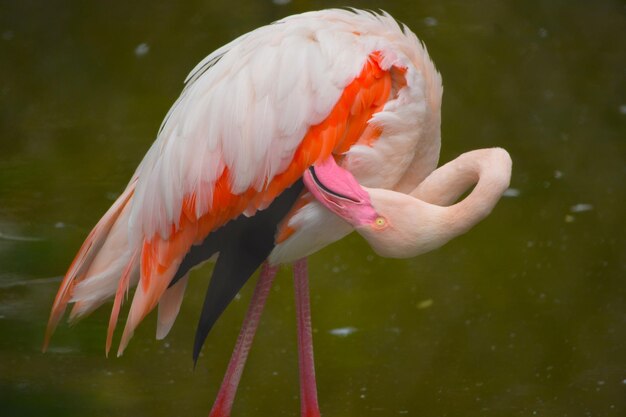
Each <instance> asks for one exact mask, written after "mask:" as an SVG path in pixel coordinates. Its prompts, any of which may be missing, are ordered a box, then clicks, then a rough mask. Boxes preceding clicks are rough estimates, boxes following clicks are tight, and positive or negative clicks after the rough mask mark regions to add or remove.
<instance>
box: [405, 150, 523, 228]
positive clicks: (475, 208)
mask: <svg viewBox="0 0 626 417" xmlns="http://www.w3.org/2000/svg"><path fill="white" fill-rule="evenodd" d="M510 179H511V157H510V156H509V154H508V153H507V152H506V151H505V150H504V149H501V148H490V149H479V150H475V151H471V152H467V153H464V154H462V155H461V156H459V157H458V158H456V159H455V160H453V161H451V162H448V163H447V164H445V165H443V166H441V167H440V168H438V169H436V170H435V171H433V173H432V174H431V175H429V176H428V177H427V178H426V179H425V180H424V181H423V182H422V183H421V184H420V185H419V186H418V187H417V188H416V189H415V190H413V191H412V192H411V196H413V197H415V198H417V199H420V200H422V201H425V202H427V203H430V204H434V205H437V206H445V207H446V209H444V210H443V211H442V215H443V216H444V217H445V220H446V224H448V225H449V226H451V230H449V233H450V234H452V235H458V234H461V233H465V232H466V231H468V230H469V229H470V228H471V227H472V226H474V225H475V224H476V223H478V222H479V221H481V220H482V219H484V218H485V217H487V216H488V215H489V213H491V210H492V209H493V207H494V206H495V205H496V203H497V202H498V200H499V199H500V197H501V196H502V193H503V192H504V191H505V190H506V189H507V188H508V186H509V181H510ZM474 184H476V186H475V187H474V189H473V190H472V192H471V193H470V194H469V195H468V196H467V197H466V198H464V199H463V200H461V201H459V202H457V203H456V204H453V203H454V202H455V201H457V199H458V198H459V197H460V196H461V195H462V194H463V193H464V192H466V191H467V190H468V189H469V188H470V187H471V186H472V185H474ZM451 204H452V205H451Z"/></svg>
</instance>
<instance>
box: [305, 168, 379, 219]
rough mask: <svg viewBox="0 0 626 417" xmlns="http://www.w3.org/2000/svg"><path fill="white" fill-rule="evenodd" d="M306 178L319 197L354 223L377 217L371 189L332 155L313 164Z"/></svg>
mask: <svg viewBox="0 0 626 417" xmlns="http://www.w3.org/2000/svg"><path fill="white" fill-rule="evenodd" d="M303 179H304V184H305V185H306V187H307V189H308V190H309V192H311V194H313V196H315V198H316V199H317V201H319V202H320V203H322V204H323V205H324V206H325V207H326V208H327V209H329V210H330V211H332V212H333V213H335V214H336V215H338V216H339V217H341V218H342V219H344V220H345V221H347V222H348V223H350V224H351V225H352V226H353V227H358V226H365V225H368V224H372V223H373V222H374V221H375V220H376V218H377V217H378V213H377V212H376V210H375V209H374V207H373V206H372V202H371V200H370V196H369V194H368V192H367V191H365V189H364V188H363V187H361V185H360V184H359V183H358V182H357V180H356V179H355V178H354V176H353V175H352V174H351V173H350V172H348V171H346V170H345V169H343V168H341V167H340V166H338V165H337V163H336V162H335V159H334V158H333V157H332V156H329V157H328V158H326V159H325V160H323V161H321V162H318V163H316V164H315V165H313V166H310V167H309V169H308V170H307V171H306V172H305V173H304V176H303Z"/></svg>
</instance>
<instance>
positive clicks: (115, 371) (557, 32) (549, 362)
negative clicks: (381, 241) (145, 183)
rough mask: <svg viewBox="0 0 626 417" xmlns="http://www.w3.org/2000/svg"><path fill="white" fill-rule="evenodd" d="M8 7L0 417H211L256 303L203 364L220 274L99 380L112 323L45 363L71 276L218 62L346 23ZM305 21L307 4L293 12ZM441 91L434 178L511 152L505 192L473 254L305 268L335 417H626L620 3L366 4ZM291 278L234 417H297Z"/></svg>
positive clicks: (348, 246)
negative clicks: (271, 38)
mask: <svg viewBox="0 0 626 417" xmlns="http://www.w3.org/2000/svg"><path fill="white" fill-rule="evenodd" d="M209 3H210V2H194V3H193V4H189V3H185V4H169V5H155V4H153V2H147V1H139V2H132V3H130V2H121V1H120V2H107V3H97V2H93V4H85V3H84V2H74V3H73V4H68V3H62V4H61V3H55V2H37V3H34V2H28V1H22V2H2V3H1V4H0V62H2V65H1V66H0V75H1V78H0V79H2V83H1V85H0V334H1V335H2V336H1V338H0V414H1V415H3V416H4V415H6V416H35V415H36V416H41V415H45V416H65V417H71V416H83V415H90V416H111V415H116V416H148V415H149V416H200V415H206V414H207V412H208V410H209V408H210V406H211V403H212V400H213V399H214V396H215V393H216V391H217V388H218V386H219V383H220V380H221V377H222V375H223V372H224V370H225V367H226V363H227V361H228V357H229V355H230V351H231V349H232V347H233V345H234V341H235V337H236V334H237V331H238V326H239V324H240V322H241V319H242V317H243V314H244V311H245V308H246V305H247V301H248V299H249V297H250V295H251V290H252V288H251V286H247V287H246V288H245V289H244V291H243V292H242V294H241V297H239V299H238V300H237V301H235V302H234V303H233V305H232V306H231V307H229V309H228V310H227V312H226V314H225V315H224V317H223V318H222V319H221V320H220V321H219V322H218V324H217V326H216V327H215V329H214V331H213V332H212V333H211V335H210V337H209V339H208V342H207V345H206V346H205V349H204V353H203V356H202V357H201V358H200V361H199V363H198V366H197V367H196V369H195V371H194V370H193V365H192V361H191V344H192V338H193V332H194V328H195V323H196V320H197V316H198V311H199V308H200V305H201V302H202V299H201V296H200V294H201V293H203V291H204V288H205V287H206V284H207V279H208V275H209V273H210V267H205V268H203V269H201V270H199V271H197V272H196V273H194V275H193V280H192V283H191V286H192V291H189V292H188V296H187V299H186V301H185V304H184V306H183V308H182V313H181V316H180V317H179V320H178V322H177V324H176V325H175V327H174V329H173V331H172V333H171V334H170V336H168V338H167V339H166V340H165V341H161V342H157V341H155V340H154V327H155V318H154V317H153V316H150V317H149V318H148V319H147V320H146V322H145V323H144V324H142V326H140V328H139V330H138V331H137V333H136V335H135V337H134V338H133V340H132V342H131V344H130V347H129V349H128V350H127V352H126V354H125V355H124V356H123V357H122V358H119V359H115V358H109V359H106V358H105V357H104V339H105V332H106V330H105V329H106V324H107V320H108V313H109V312H108V308H104V309H102V311H98V312H96V313H95V314H93V315H92V316H91V317H89V318H88V319H87V320H85V321H83V322H81V323H80V324H79V325H78V326H76V327H73V328H70V327H68V326H66V325H63V326H61V327H60V328H59V330H58V332H57V334H56V335H55V337H54V339H53V341H52V348H51V349H50V352H49V353H47V354H45V355H44V354H41V353H40V350H39V349H40V345H41V342H42V338H43V331H44V326H45V322H46V320H47V315H48V312H49V308H50V305H51V302H52V298H53V296H54V294H55V292H56V288H57V286H58V282H59V279H60V278H59V276H60V275H61V274H62V273H63V272H64V271H65V269H66V268H67V266H68V264H69V262H70V261H71V258H72V257H73V256H74V254H75V252H76V250H77V249H78V247H79V246H80V243H81V242H82V240H83V239H84V237H85V236H86V234H87V233H88V231H89V229H90V228H91V227H92V225H93V224H94V223H95V222H96V221H97V219H98V218H99V217H100V216H101V214H102V213H103V212H104V211H105V210H106V208H107V207H108V206H109V205H110V204H111V202H112V201H113V199H114V198H115V197H116V196H117V195H118V193H119V192H120V191H121V190H122V188H123V187H124V185H125V183H126V181H127V180H128V178H129V176H130V175H131V173H132V172H133V170H134V168H135V167H136V165H137V163H138V162H139V160H140V159H141V157H142V155H143V154H144V153H145V151H146V150H147V148H148V146H149V144H150V143H151V142H152V140H153V138H154V135H155V133H156V130H157V128H158V126H159V124H160V122H161V119H162V117H163V116H164V114H165V112H166V111H167V109H168V108H169V106H170V105H171V103H172V102H173V100H174V99H175V98H176V97H177V95H178V93H179V92H180V89H181V87H182V84H181V83H182V80H183V79H184V77H185V76H186V75H187V73H188V71H189V70H190V69H191V68H192V67H193V66H194V65H195V64H196V62H197V61H199V60H200V59H201V58H202V57H204V56H205V55H206V54H208V53H209V52H210V51H211V50H213V49H214V48H216V47H217V46H219V45H221V44H223V43H225V42H227V41H228V40H230V39H232V38H234V37H235V36H237V35H238V34H241V33H244V32H246V31H248V30H250V29H252V28H254V27H257V26H259V25H261V24H265V23H268V22H270V21H272V20H275V19H277V18H279V17H281V16H284V15H287V14H291V13H295V12H300V11H305V10H309V8H316V9H317V8H323V7H328V6H332V5H340V4H341V5H343V2H328V1H315V2H306V3H305V2H297V1H294V2H278V1H270V0H267V1H245V2H244V1H240V2H237V3H238V4H239V3H240V7H234V6H232V5H230V4H226V3H224V4H219V5H218V4H214V5H211V4H209ZM303 3H305V4H303ZM381 5H382V6H384V7H385V8H386V9H387V10H388V11H389V12H391V13H392V14H393V15H394V16H396V17H397V18H399V19H400V20H402V21H404V22H405V23H407V24H408V25H409V26H410V27H411V28H412V29H413V30H414V31H415V32H416V33H417V34H418V36H419V37H420V38H421V39H422V40H424V41H425V42H426V44H427V45H428V48H429V51H430V53H431V56H432V57H433V59H434V61H435V63H436V64H437V67H438V68H439V70H440V71H441V72H442V74H443V79H444V85H445V94H444V105H443V127H442V131H443V132H442V133H443V150H442V161H447V160H450V159H452V158H454V157H455V156H457V155H458V154H460V153H462V152H464V151H467V150H470V149H475V148H480V147H487V146H495V145H499V146H503V147H505V148H506V149H508V150H509V151H510V153H511V155H512V157H513V161H514V172H513V180H512V184H511V187H512V190H510V191H509V192H508V193H507V194H508V196H507V197H506V198H504V199H503V200H502V201H501V202H500V204H499V205H498V207H497V208H496V210H495V211H494V213H493V214H492V215H491V216H490V217H489V218H488V219H487V220H486V221H484V222H483V223H481V224H480V225H479V226H477V227H476V228H475V229H473V230H472V231H471V232H470V233H468V234H467V235H465V236H462V237H460V238H457V239H456V240H454V241H453V242H451V243H450V244H448V245H446V246H445V247H444V248H442V249H440V250H438V251H436V252H433V253H430V254H427V255H424V256H421V257H419V258H416V259H410V260H404V261H398V260H386V259H381V258H378V257H377V256H375V255H374V254H373V253H372V252H371V250H370V249H368V247H367V245H366V244H365V243H364V242H363V241H362V240H361V239H360V238H358V237H357V236H350V237H348V238H347V239H345V240H344V241H342V242H340V243H338V244H335V245H333V246H331V247H329V248H326V249H325V250H323V251H322V252H320V253H319V254H317V255H315V256H313V257H312V259H311V261H310V265H311V276H312V282H311V292H312V294H313V299H312V308H313V314H314V316H313V325H314V331H315V333H314V337H315V349H316V361H317V372H318V380H319V381H318V382H319V398H320V404H321V409H322V413H323V414H324V415H325V416H338V415H341V416H359V417H365V416H393V415H410V416H429V415H434V416H621V415H625V414H626V330H625V328H626V327H625V321H626V300H625V295H626V290H625V289H624V288H625V286H624V278H625V269H626V268H625V267H626V262H625V261H626V260H625V258H624V256H625V254H626V250H625V249H626V247H625V244H624V233H623V228H624V212H625V204H624V201H625V197H626V196H625V192H624V183H625V180H626V175H625V174H626V173H625V164H624V161H625V156H626V152H625V151H626V149H625V142H624V138H625V136H626V110H624V109H626V77H625V75H626V74H625V73H624V68H625V67H626V50H625V49H624V47H623V39H626V9H625V7H624V5H623V2H619V1H604V2H582V1H552V2H538V1H529V2H513V1H510V2H501V1H479V2H457V1H439V2H426V1H419V2H409V1H406V2H403V1H395V2H392V1H387V2H384V3H383V2H364V4H362V7H381ZM294 315H295V312H294V306H293V292H292V283H291V279H290V273H289V271H288V270H285V271H282V272H281V273H280V275H279V277H278V278H277V282H276V286H275V288H274V289H273V291H272V294H271V296H270V299H269V302H268V306H267V310H266V312H265V314H264V316H263V320H262V323H261V328H260V330H259V333H258V335H257V338H256V340H255V345H254V348H253V350H252V352H251V355H250V361H249V363H248V366H247V368H246V370H245V372H244V375H243V380H242V383H241V387H240V391H239V395H238V397H237V399H236V402H235V407H234V410H233V416H283V415H284V416H296V415H298V414H299V400H298V388H297V357H296V351H295V347H296V339H295V319H294Z"/></svg>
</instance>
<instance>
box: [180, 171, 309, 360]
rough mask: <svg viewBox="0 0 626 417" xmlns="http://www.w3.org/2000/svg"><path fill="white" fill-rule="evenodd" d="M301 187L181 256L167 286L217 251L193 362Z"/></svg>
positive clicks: (263, 256)
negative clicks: (181, 260)
mask: <svg viewBox="0 0 626 417" xmlns="http://www.w3.org/2000/svg"><path fill="white" fill-rule="evenodd" d="M302 189H303V183H302V180H299V181H298V182H296V183H295V184H293V185H292V186H291V187H290V188H288V189H287V190H285V191H284V192H283V193H282V194H281V195H280V196H278V197H277V198H276V199H274V201H273V202H272V204H271V205H270V206H269V207H268V208H266V209H265V210H262V211H259V212H257V213H256V214H255V215H254V216H252V217H246V216H243V215H241V216H239V217H238V218H236V219H235V220H232V221H230V222H228V223H227V224H226V225H224V226H223V227H221V228H219V229H218V230H216V231H215V232H213V233H211V234H210V235H209V236H207V238H206V239H205V240H204V242H202V244H200V245H197V246H194V247H192V249H191V250H190V251H189V253H188V254H187V255H186V256H185V259H184V260H183V262H182V263H181V265H180V267H179V269H178V271H177V273H176V275H175V277H174V279H173V280H172V282H171V283H170V286H171V285H174V284H175V283H176V282H177V281H178V280H179V279H180V278H181V277H183V276H184V275H185V274H186V273H187V272H188V271H189V270H190V269H191V268H193V267H194V266H195V265H197V264H199V263H201V262H203V261H205V260H207V259H209V258H210V257H211V256H212V255H213V254H215V253H216V252H219V253H220V254H219V257H218V259H217V263H216V264H215V268H214V269H213V276H212V277H211V282H210V284H209V287H208V289H207V293H206V296H205V298H204V305H203V307H202V313H201V315H200V320H199V322H198V327H197V329H196V337H195V341H194V347H193V360H194V363H195V362H197V360H198V356H199V355H200V350H201V349H202V345H203V344H204V341H205V340H206V338H207V336H208V334H209V332H210V331H211V328H212V327H213V325H214V324H215V322H216V321H217V319H218V318H219V317H220V315H221V314H222V313H223V312H224V310H225V309H226V307H227V306H228V304H230V302H231V301H232V299H233V298H234V297H235V295H236V294H237V292H239V290H240V289H241V288H242V287H243V285H244V284H245V283H246V282H247V281H248V279H249V278H250V276H252V274H253V273H254V271H256V269H257V268H258V267H259V266H260V265H261V264H262V263H263V261H264V260H265V259H267V257H268V256H269V254H270V252H271V251H272V249H273V248H274V245H275V243H274V237H275V235H276V229H277V227H278V224H279V223H280V221H281V220H282V219H283V218H284V217H285V216H286V215H287V213H288V212H289V209H291V207H292V206H293V204H294V203H295V201H296V199H297V198H298V196H299V195H300V192H301V191H302Z"/></svg>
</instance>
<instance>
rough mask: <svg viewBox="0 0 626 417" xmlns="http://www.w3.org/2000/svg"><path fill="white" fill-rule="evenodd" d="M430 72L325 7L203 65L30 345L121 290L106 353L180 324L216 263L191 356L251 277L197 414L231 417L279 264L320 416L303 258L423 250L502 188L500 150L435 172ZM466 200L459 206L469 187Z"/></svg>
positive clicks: (388, 40) (366, 26)
mask: <svg viewBox="0 0 626 417" xmlns="http://www.w3.org/2000/svg"><path fill="white" fill-rule="evenodd" d="M442 92H443V87H442V83H441V76H440V74H439V73H438V72H437V70H436V69H435V66H434V64H433V63H432V61H431V60H430V58H429V55H428V52H427V51H426V47H425V46H424V45H423V44H422V43H421V42H420V41H419V40H418V39H417V37H416V36H415V34H413V33H412V32H411V31H410V30H409V29H408V28H407V27H406V26H404V25H400V24H399V23H398V22H397V21H396V20H394V19H393V18H392V17H391V16H390V15H389V14H387V13H385V12H380V13H373V12H366V11H360V10H356V9H350V10H339V9H332V10H323V11H318V12H309V13H304V14H300V15H294V16H290V17H287V18H284V19H282V20H279V21H277V22H274V23H273V24H271V25H268V26H264V27H261V28H258V29H256V30H254V31H252V32H249V33H247V34H245V35H243V36H241V37H239V38H237V39H235V40H234V41H232V42H230V43H228V44H227V45H225V46H223V47H221V48H219V49H217V50H216V51H214V52H213V53H211V54H210V55H209V56H207V57H206V58H205V59H204V60H202V61H201V62H200V63H199V64H198V65H197V66H196V67H195V68H194V69H193V70H192V71H191V73H190V74H189V76H188V77H187V79H186V80H185V87H184V89H183V91H182V93H181V95H180V97H179V98H178V100H177V101H176V102H175V103H174V105H173V106H172V108H171V109H170V110H169V112H168V114H167V115H166V117H165V120H164V121H163V123H162V125H161V127H160V129H159V131H158V134H157V138H156V140H155V142H154V144H153V145H152V147H151V148H150V149H149V151H148V152H147V154H146V156H145V157H144V159H143V160H142V162H141V163H140V165H139V167H138V168H137V170H136V171H135V173H134V174H133V176H132V177H131V180H130V182H129V184H128V185H127V187H126V189H125V190H124V192H123V193H122V194H121V195H120V196H119V198H118V199H117V200H116V201H115V203H114V204H113V205H112V206H111V208H110V209H109V210H108V211H107V212H106V213H105V214H104V216H103V217H102V219H101V220H100V221H99V222H98V223H97V224H96V226H95V227H94V229H93V230H92V231H91V233H90V234H89V235H88V236H87V238H86V240H85V242H84V244H83V245H82V247H81V248H80V250H79V251H78V254H77V255H76V257H75V259H74V261H73V262H72V263H71V265H70V267H69V269H68V271H67V273H66V275H65V277H64V279H63V281H62V283H61V285H60V288H59V290H58V293H57V295H56V298H55V300H54V303H53V306H52V312H51V314H50V319H49V322H48V326H47V331H46V336H45V341H44V347H43V349H44V350H45V349H46V348H47V346H48V343H49V340H50V337H51V335H52V333H53V332H54V329H55V327H56V326H57V324H58V323H59V321H60V319H61V318H62V316H63V315H64V312H65V310H66V307H67V305H68V304H69V303H73V307H72V310H71V312H70V316H69V319H70V320H71V321H75V320H77V319H80V318H82V317H84V316H86V315H87V314H88V313H90V312H91V311H93V310H95V309H96V308H97V307H99V306H101V305H102V304H103V303H105V302H106V301H107V300H109V299H111V298H113V307H112V311H111V317H110V321H109V328H108V332H107V338H106V353H107V354H108V352H109V350H110V349H111V346H112V340H113V335H114V330H115V327H116V323H117V320H118V317H119V314H120V309H121V306H122V302H123V300H124V294H125V293H127V292H128V291H129V289H130V288H131V287H134V286H136V289H135V292H134V296H133V298H132V303H131V306H130V309H129V313H128V319H127V321H126V324H125V327H124V330H123V332H122V336H121V340H120V343H119V348H118V355H121V354H122V353H123V351H124V349H125V348H126V347H127V345H128V342H129V340H130V338H131V337H132V335H133V331H134V330H135V328H136V327H137V326H138V324H139V323H140V322H141V321H142V319H143V318H144V317H145V316H146V315H147V314H148V313H149V312H150V311H152V310H153V309H154V308H155V307H157V306H158V320H157V331H156V336H157V338H158V339H162V338H164V337H166V335H167V333H168V332H169V330H170V329H171V327H172V325H173V324H174V321H175V319H176V316H177V314H178V312H179V309H180V306H181V302H182V300H183V297H184V292H185V287H186V285H187V281H188V277H189V271H190V270H191V269H192V268H194V267H195V266H197V265H199V264H201V263H203V262H205V261H207V260H214V261H215V267H214V270H213V275H212V278H211V281H210V284H209V287H208V289H207V294H206V298H205V302H204V305H203V308H202V312H201V314H200V319H199V323H198V327H197V331H196V337H195V341H194V350H193V358H194V361H197V359H198V355H199V353H200V350H201V348H202V345H203V343H204V340H205V339H206V337H207V335H208V333H209V332H210V330H211V328H212V326H213V325H214V323H215V321H216V320H217V319H218V318H219V316H220V314H221V313H222V312H223V311H224V309H225V308H226V306H227V305H228V304H229V302H230V301H231V300H232V299H233V297H234V296H235V295H236V293H237V292H238V291H239V289H240V288H241V287H242V286H243V285H244V284H245V282H246V281H247V280H248V279H249V278H250V276H251V275H252V274H253V273H254V272H255V271H256V270H257V269H258V268H259V267H260V268H261V272H260V275H259V279H258V281H257V285H256V288H255V290H254V293H253V296H252V300H251V303H250V306H249V308H248V311H247V313H246V317H245V319H244V322H243V325H242V329H241V332H240V335H239V337H238V339H237V342H236V345H235V349H234V351H233V355H232V357H231V361H230V363H229V365H228V368H227V371H226V375H225V377H224V380H223V382H222V385H221V387H220V390H219V392H218V395H217V399H216V401H215V403H214V406H213V408H212V410H211V414H210V415H211V416H229V415H230V411H231V407H232V403H233V400H234V396H235V392H236V389H237V385H238V382H239V378H240V376H241V373H242V372H243V367H244V364H245V361H246V358H247V355H248V351H249V349H250V346H251V344H252V340H253V338H254V334H255V332H256V328H257V325H258V322H259V318H260V316H261V313H262V310H263V307H264V305H265V300H266V298H267V295H268V292H269V289H270V288H271V285H272V281H273V279H274V276H275V274H276V271H277V270H278V267H279V265H281V264H289V263H292V264H293V270H294V286H295V292H296V295H295V296H296V311H297V317H298V320H297V323H298V329H297V332H298V350H299V367H300V393H301V414H302V416H305V417H314V416H319V415H320V412H319V406H318V401H317V391H316V385H315V369H314V360H313V347H312V335H311V316H310V304H309V293H308V276H307V265H306V257H307V256H308V255H310V254H312V253H314V252H316V251H317V250H319V249H321V248H322V247H324V246H327V245H329V244H330V243H332V242H334V241H337V240H339V239H341V238H343V237H344V236H346V235H347V234H349V233H351V232H352V231H353V230H356V231H357V233H359V234H360V235H362V236H363V237H364V238H365V239H366V241H367V242H368V243H369V244H370V246H371V247H372V248H373V249H374V251H376V252H377V253H378V254H380V255H382V256H386V257H398V258H405V257H412V256H415V255H418V254H420V253H423V252H426V251H429V250H433V249H435V248H437V247H439V246H441V245H443V244H444V243H446V242H447V241H449V240H450V239H452V238H454V237H455V236H458V235H459V234H462V233H464V232H466V231H467V230H469V229H470V228H471V227H472V226H474V225H475V224H476V223H478V222H479V221H480V220H482V219H483V218H484V217H486V216H487V215H488V214H489V213H490V212H491V210H492V209H493V207H494V206H495V204H496V203H497V201H498V200H499V198H500V196H501V195H502V193H503V191H504V190H505V189H506V188H507V186H508V183H509V179H510V174H511V159H510V157H509V155H508V153H507V152H506V151H504V150H503V149H500V148H492V149H481V150H476V151H471V152H468V153H465V154H463V155H461V156H460V157H458V158H457V159H455V160H453V161H452V162H449V163H447V164H445V165H443V166H442V167H440V168H438V169H435V168H436V167H437V163H438V159H439V150H440V142H441V134H440V123H441V115H440V114H441V112H440V109H441V97H442ZM474 185H475V187H474V189H473V190H472V191H471V193H470V194H469V195H468V196H467V197H466V198H464V199H463V200H462V201H459V202H457V200H458V198H459V197H460V196H461V195H462V194H463V193H464V192H465V191H466V190H468V189H469V188H470V187H472V186H474Z"/></svg>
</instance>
